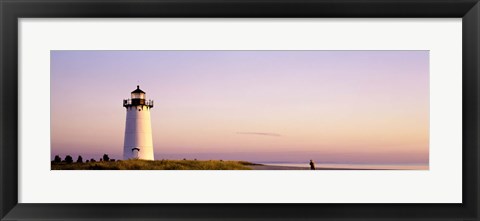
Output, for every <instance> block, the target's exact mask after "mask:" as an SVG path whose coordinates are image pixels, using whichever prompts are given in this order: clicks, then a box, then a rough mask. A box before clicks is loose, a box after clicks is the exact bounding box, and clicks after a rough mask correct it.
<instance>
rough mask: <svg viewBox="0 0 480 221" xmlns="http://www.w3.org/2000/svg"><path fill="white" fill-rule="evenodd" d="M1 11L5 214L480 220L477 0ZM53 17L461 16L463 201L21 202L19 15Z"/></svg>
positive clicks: (172, 0) (22, 0)
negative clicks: (311, 202) (443, 202)
mask: <svg viewBox="0 0 480 221" xmlns="http://www.w3.org/2000/svg"><path fill="white" fill-rule="evenodd" d="M0 14H1V22H0V23H1V41H0V44H1V59H0V67H1V75H0V82H1V90H0V93H1V94H0V99H1V100H0V103H1V114H0V124H1V128H0V130H1V133H0V142H1V149H0V154H1V156H0V157H1V163H0V167H1V173H0V177H1V183H0V203H1V206H0V215H1V220H100V219H110V220H189V219H199V220H200V219H202V220H274V219H279V220H370V219H379V220H471V221H473V220H479V192H480V191H479V151H478V148H479V139H478V136H479V130H478V125H479V119H480V118H479V108H478V105H479V102H478V97H479V77H478V74H479V58H480V57H479V53H480V47H479V46H480V45H479V40H480V36H479V31H480V29H479V28H480V20H479V19H480V5H479V3H478V0H142V1H138V0H115V1H110V0H0ZM47 17H48V18H73V17H82V18H120V17H126V18H133V17H189V18H191V17H211V18H227V17H259V18H265V17H268V18H292V17H307V18H308V17H348V18H357V17H358V18H365V17H370V18H392V17H396V18H397V17H400V18H403V17H405V18H426V17H428V18H444V17H456V18H462V36H463V37H462V41H463V43H462V44H463V46H462V47H463V48H462V50H463V52H462V56H463V64H462V67H463V76H462V77H463V80H462V84H463V88H462V93H463V98H462V102H463V104H462V105H463V106H462V108H463V113H462V114H463V116H462V117H463V135H462V139H463V154H462V156H463V180H462V182H463V194H462V197H463V203H461V204H23V203H18V153H17V151H18V129H19V128H18V112H17V108H15V107H17V106H18V101H17V98H18V89H19V88H18V67H17V64H18V23H17V21H18V19H19V18H47ZM446 43H448V42H446ZM39 191H41V190H40V189H39Z"/></svg>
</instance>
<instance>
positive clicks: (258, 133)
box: [237, 132, 282, 137]
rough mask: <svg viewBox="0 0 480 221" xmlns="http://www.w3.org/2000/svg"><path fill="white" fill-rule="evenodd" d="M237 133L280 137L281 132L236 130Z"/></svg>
mask: <svg viewBox="0 0 480 221" xmlns="http://www.w3.org/2000/svg"><path fill="white" fill-rule="evenodd" d="M237 134H242V135H259V136H270V137H281V136H282V135H281V134H276V133H263V132H237Z"/></svg>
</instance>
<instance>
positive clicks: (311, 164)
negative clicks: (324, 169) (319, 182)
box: [310, 160, 315, 170]
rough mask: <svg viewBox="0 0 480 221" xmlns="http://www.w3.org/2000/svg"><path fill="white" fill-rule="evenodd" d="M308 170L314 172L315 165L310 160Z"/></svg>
mask: <svg viewBox="0 0 480 221" xmlns="http://www.w3.org/2000/svg"><path fill="white" fill-rule="evenodd" d="M310 170H315V163H314V162H313V160H310Z"/></svg>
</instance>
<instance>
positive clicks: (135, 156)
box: [132, 147, 140, 159]
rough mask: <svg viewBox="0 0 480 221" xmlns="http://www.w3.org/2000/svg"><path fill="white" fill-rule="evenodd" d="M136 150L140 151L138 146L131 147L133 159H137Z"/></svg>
mask: <svg viewBox="0 0 480 221" xmlns="http://www.w3.org/2000/svg"><path fill="white" fill-rule="evenodd" d="M138 152H140V149H138V148H136V147H135V148H132V158H133V159H138Z"/></svg>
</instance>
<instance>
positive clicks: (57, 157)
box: [53, 155, 62, 163]
mask: <svg viewBox="0 0 480 221" xmlns="http://www.w3.org/2000/svg"><path fill="white" fill-rule="evenodd" d="M53 162H55V163H60V162H62V158H60V157H59V156H58V155H55V159H54V160H53Z"/></svg>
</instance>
